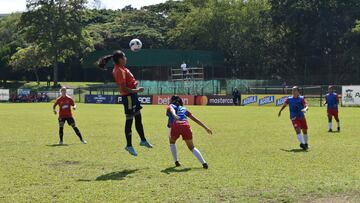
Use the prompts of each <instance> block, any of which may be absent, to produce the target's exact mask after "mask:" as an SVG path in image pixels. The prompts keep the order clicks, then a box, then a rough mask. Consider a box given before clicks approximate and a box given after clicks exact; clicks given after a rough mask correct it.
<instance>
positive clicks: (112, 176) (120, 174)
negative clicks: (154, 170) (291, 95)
mask: <svg viewBox="0 0 360 203" xmlns="http://www.w3.org/2000/svg"><path fill="white" fill-rule="evenodd" d="M138 170H139V169H132V170H127V169H125V170H122V171H116V172H111V173H108V174H104V175H101V176H99V177H97V178H96V179H95V180H96V181H106V180H123V179H124V178H125V177H126V176H128V175H130V174H132V173H135V172H136V171H138Z"/></svg>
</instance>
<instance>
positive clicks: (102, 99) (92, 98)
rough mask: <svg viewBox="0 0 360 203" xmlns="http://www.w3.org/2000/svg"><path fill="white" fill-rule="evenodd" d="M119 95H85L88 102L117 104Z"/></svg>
mask: <svg viewBox="0 0 360 203" xmlns="http://www.w3.org/2000/svg"><path fill="white" fill-rule="evenodd" d="M116 99H117V96H113V95H85V103H88V104H115V103H116Z"/></svg>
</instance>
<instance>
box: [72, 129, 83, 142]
mask: <svg viewBox="0 0 360 203" xmlns="http://www.w3.org/2000/svg"><path fill="white" fill-rule="evenodd" d="M73 129H74V131H75V133H76V135H77V136H78V137H79V138H80V140H81V141H83V138H82V136H81V133H80V130H79V128H77V127H73Z"/></svg>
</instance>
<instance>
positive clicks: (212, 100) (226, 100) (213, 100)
mask: <svg viewBox="0 0 360 203" xmlns="http://www.w3.org/2000/svg"><path fill="white" fill-rule="evenodd" d="M196 105H212V106H232V105H234V102H233V97H232V96H230V95H207V96H197V97H196Z"/></svg>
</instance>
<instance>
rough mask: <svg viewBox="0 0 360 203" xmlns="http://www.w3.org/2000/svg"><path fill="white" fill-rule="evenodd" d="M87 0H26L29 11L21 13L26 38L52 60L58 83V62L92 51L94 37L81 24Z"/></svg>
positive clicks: (55, 78)
mask: <svg viewBox="0 0 360 203" xmlns="http://www.w3.org/2000/svg"><path fill="white" fill-rule="evenodd" d="M85 3H86V1H85V0H67V1H63V0H45V1H43V0H41V1H40V0H27V8H28V10H29V11H27V12H25V13H23V14H22V16H21V25H22V28H23V29H24V32H25V36H26V39H27V41H28V42H30V43H35V44H37V46H38V47H39V49H42V51H41V52H42V53H44V55H42V56H43V57H44V58H46V59H44V60H47V59H48V60H51V61H52V62H53V66H54V83H55V85H56V84H57V80H58V76H57V71H58V70H57V66H58V63H59V62H65V60H66V59H68V58H70V57H73V56H81V54H82V53H86V52H87V51H91V50H92V39H91V38H89V35H88V34H87V32H86V31H84V30H83V26H82V18H83V15H84V10H85ZM79 58H80V57H79Z"/></svg>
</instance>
